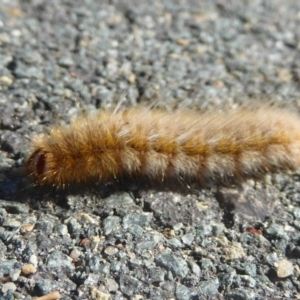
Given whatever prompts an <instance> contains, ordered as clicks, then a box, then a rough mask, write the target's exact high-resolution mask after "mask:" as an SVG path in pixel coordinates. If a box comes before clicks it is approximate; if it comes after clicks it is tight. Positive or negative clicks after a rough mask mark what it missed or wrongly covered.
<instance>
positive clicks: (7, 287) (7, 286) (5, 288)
mask: <svg viewBox="0 0 300 300" xmlns="http://www.w3.org/2000/svg"><path fill="white" fill-rule="evenodd" d="M16 289H17V287H16V285H15V284H14V283H13V282H6V283H4V284H3V285H2V292H3V293H6V292H7V291H12V292H14V291H15V290H16Z"/></svg>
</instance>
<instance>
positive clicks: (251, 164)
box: [26, 108, 300, 187]
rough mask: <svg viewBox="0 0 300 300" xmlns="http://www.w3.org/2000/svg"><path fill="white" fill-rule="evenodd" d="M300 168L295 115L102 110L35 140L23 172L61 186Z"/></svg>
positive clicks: (299, 126)
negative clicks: (131, 179) (119, 180)
mask: <svg viewBox="0 0 300 300" xmlns="http://www.w3.org/2000/svg"><path fill="white" fill-rule="evenodd" d="M299 165H300V118H298V116H297V115H296V114H293V113H291V112H288V111H284V110H280V109H272V108H260V109H257V110H247V109H239V110H236V111H227V112H223V113H213V112H210V113H203V114H200V113H197V112H180V111H177V112H173V113H169V112H166V111H162V110H148V109H141V108H130V109H127V110H125V111H118V112H108V111H105V110H101V111H100V112H98V113H97V114H96V115H90V116H88V117H78V118H77V119H74V120H73V121H72V122H71V124H70V125H69V126H62V127H59V126H57V127H54V128H52V130H51V131H50V134H49V135H46V134H42V135H38V136H36V137H35V138H34V139H33V141H32V154H31V155H30V156H29V159H28V160H27V162H26V171H27V173H28V175H29V176H30V177H31V178H33V179H34V180H35V181H36V183H38V184H50V185H54V186H57V187H63V186H65V185H69V184H77V183H85V182H90V181H99V182H106V181H109V180H114V179H118V178H122V177H123V176H127V177H129V178H130V177H134V178H140V177H141V178H149V179H156V180H157V179H158V180H163V179H164V178H172V177H175V178H176V177H181V178H184V179H186V180H188V181H190V180H192V181H196V182H199V183H201V184H205V183H206V182H207V181H217V182H220V181H222V182H226V181H227V180H229V181H232V180H234V181H239V180H243V179H245V178H249V177H257V176H258V175H262V174H264V173H266V172H278V171H287V170H294V169H295V168H296V167H298V166H299Z"/></svg>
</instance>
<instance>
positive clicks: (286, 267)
mask: <svg viewBox="0 0 300 300" xmlns="http://www.w3.org/2000/svg"><path fill="white" fill-rule="evenodd" d="M277 265H278V267H277V276H278V277H279V278H286V277H288V276H291V275H292V274H293V272H294V267H293V264H292V263H291V262H289V261H288V260H286V259H282V260H280V261H278V263H277Z"/></svg>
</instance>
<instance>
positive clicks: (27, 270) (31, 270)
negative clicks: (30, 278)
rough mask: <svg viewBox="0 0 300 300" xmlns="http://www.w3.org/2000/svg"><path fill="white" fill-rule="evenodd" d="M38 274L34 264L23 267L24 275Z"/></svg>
mask: <svg viewBox="0 0 300 300" xmlns="http://www.w3.org/2000/svg"><path fill="white" fill-rule="evenodd" d="M35 272H36V267H35V266H34V265H33V264H24V265H23V267H22V273H23V274H25V275H29V274H33V273H35Z"/></svg>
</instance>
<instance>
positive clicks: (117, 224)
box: [0, 0, 300, 300]
mask: <svg viewBox="0 0 300 300" xmlns="http://www.w3.org/2000/svg"><path fill="white" fill-rule="evenodd" d="M299 21H300V2H299V1H296V0H285V1H281V0H265V1H262V0H255V1H252V0H248V1H246V0H243V1H242V0H231V1H229V0H220V1H216V0H210V1H199V0H183V1H180V0H177V1H171V0H161V1H159V0H154V1H150V0H149V1H139V0H126V1H121V0H120V1H114V0H113V1H96V0H85V1H73V0H47V1H46V0H31V1H22V0H19V1H18V0H10V1H7V0H0V114H1V126H0V127H1V129H0V133H1V151H0V172H1V173H0V199H1V200H0V278H1V279H2V282H1V284H0V295H1V299H20V298H21V299H31V298H32V297H34V296H42V295H46V294H49V293H51V292H53V291H58V292H59V293H60V295H61V296H62V299H110V297H111V299H134V300H138V299H179V300H186V299H236V300H240V299H241V300H243V299H299V298H300V281H299V276H300V268H299V262H300V208H299V203H300V196H299V195H300V179H299V175H297V174H293V175H283V174H279V175H275V176H268V177H267V178H266V180H265V181H264V182H258V183H254V182H252V181H249V182H247V183H245V184H244V185H243V186H239V187H214V188H212V189H206V190H201V189H196V190H191V191H189V192H188V193H186V192H178V191H174V190H171V191H160V190H158V189H150V190H149V189H143V188H140V187H139V186H136V187H134V186H132V187H130V188H129V189H128V190H130V191H131V192H124V191H122V190H120V191H116V190H114V189H113V188H111V187H110V186H109V185H108V186H106V187H101V191H99V190H97V188H96V192H92V191H91V190H90V189H86V190H83V191H81V192H80V193H78V192H77V193H75V192H71V191H64V192H56V191H45V190H42V189H39V188H34V187H32V186H31V184H30V182H29V181H28V180H27V179H26V178H25V177H24V176H23V175H22V173H20V167H21V166H22V164H23V160H24V157H25V155H26V153H27V151H28V150H29V137H30V136H32V135H34V134H35V133H38V132H43V131H45V130H47V128H48V126H49V124H55V123H57V122H58V121H67V120H69V119H70V117H72V116H73V115H74V114H76V113H77V112H78V110H80V109H82V108H84V109H89V108H98V107H107V106H114V105H115V104H116V103H117V102H118V101H119V100H120V99H121V98H122V97H123V98H124V104H123V105H132V104H136V103H139V102H149V103H152V102H154V103H155V105H159V106H162V107H165V108H167V109H173V108H180V109H185V108H186V107H189V108H194V109H195V108H197V109H206V108H207V107H210V108H212V109H213V108H214V107H220V106H224V107H234V106H236V105H239V104H241V103H243V102H245V101H248V102H247V103H249V104H250V105H251V101H261V102H270V101H272V102H274V103H276V104H278V105H282V106H289V107H292V108H293V109H294V110H296V111H297V110H299V105H300V101H299V100H300V90H299V81H300V55H299V49H300V26H299ZM249 99H250V100H249ZM50 299H51V298H50ZM52 299H53V298H52Z"/></svg>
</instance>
